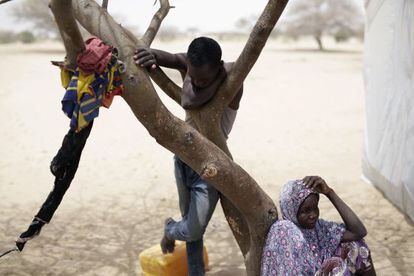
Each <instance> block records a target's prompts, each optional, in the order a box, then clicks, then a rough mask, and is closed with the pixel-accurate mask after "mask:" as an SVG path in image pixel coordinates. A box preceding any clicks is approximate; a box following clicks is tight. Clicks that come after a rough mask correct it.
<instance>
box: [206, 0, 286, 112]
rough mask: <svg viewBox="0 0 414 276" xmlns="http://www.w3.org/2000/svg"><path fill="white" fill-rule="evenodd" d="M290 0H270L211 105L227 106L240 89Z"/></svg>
mask: <svg viewBox="0 0 414 276" xmlns="http://www.w3.org/2000/svg"><path fill="white" fill-rule="evenodd" d="M288 2H289V0H269V2H268V3H267V5H266V7H265V9H264V11H263V12H262V14H261V16H260V17H259V19H258V20H257V22H256V24H255V26H254V28H253V30H252V32H251V34H250V37H249V39H248V41H247V43H246V45H245V46H244V49H243V51H242V52H241V54H240V56H239V57H238V59H237V60H236V62H235V64H234V66H233V69H232V70H231V72H230V73H229V75H228V77H227V79H226V81H225V82H224V83H223V85H222V86H221V87H220V89H219V91H218V95H220V96H219V97H216V98H215V100H214V101H212V102H211V103H210V104H211V105H216V106H221V107H222V108H224V107H226V106H227V105H228V104H229V103H230V102H231V101H232V99H233V98H234V96H235V95H236V93H237V92H238V90H239V89H240V87H241V85H242V83H243V81H244V79H245V78H246V77H247V75H248V74H249V72H250V70H251V69H252V67H253V66H254V64H255V63H256V61H257V59H258V58H259V55H260V53H261V52H262V49H263V47H264V46H265V45H266V42H267V39H268V38H269V35H270V34H271V32H272V30H273V28H274V26H275V25H276V23H277V21H278V20H279V18H280V16H281V15H282V12H283V10H284V9H285V7H286V5H287V3H288Z"/></svg>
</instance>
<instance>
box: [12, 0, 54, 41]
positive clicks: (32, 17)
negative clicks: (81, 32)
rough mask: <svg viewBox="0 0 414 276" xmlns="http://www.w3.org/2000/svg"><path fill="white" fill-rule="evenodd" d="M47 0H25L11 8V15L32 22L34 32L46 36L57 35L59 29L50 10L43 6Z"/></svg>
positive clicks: (46, 3)
mask: <svg viewBox="0 0 414 276" xmlns="http://www.w3.org/2000/svg"><path fill="white" fill-rule="evenodd" d="M49 2H50V1H49V0H37V1H30V0H26V1H24V2H23V3H22V5H18V6H16V8H15V9H14V10H13V17H14V18H16V19H17V20H25V21H29V22H31V23H32V24H33V29H34V30H36V32H38V33H40V34H42V35H43V36H47V37H53V38H55V37H58V36H59V30H58V28H57V27H56V22H55V19H54V18H53V14H52V13H51V11H50V10H49V9H47V8H45V7H47V5H48V4H49Z"/></svg>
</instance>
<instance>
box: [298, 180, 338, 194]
mask: <svg viewBox="0 0 414 276" xmlns="http://www.w3.org/2000/svg"><path fill="white" fill-rule="evenodd" d="M302 181H303V182H304V184H305V186H306V188H308V189H311V190H313V191H315V192H317V193H320V194H324V195H328V194H329V193H330V192H331V191H332V189H331V188H330V187H329V186H328V184H326V182H325V180H323V179H322V177H320V176H306V177H305V178H303V179H302Z"/></svg>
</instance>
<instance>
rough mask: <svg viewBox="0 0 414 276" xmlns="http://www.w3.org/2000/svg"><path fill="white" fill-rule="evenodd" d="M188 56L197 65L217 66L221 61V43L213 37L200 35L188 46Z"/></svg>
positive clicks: (192, 63)
mask: <svg viewBox="0 0 414 276" xmlns="http://www.w3.org/2000/svg"><path fill="white" fill-rule="evenodd" d="M187 58H188V60H189V61H190V63H191V65H193V66H196V67H198V66H202V65H204V64H210V65H212V66H214V67H216V66H218V65H219V64H220V61H221V48H220V45H219V44H218V43H217V41H215V40H214V39H212V38H208V37H204V36H202V37H198V38H196V39H194V40H193V41H192V42H191V43H190V45H189V46H188V50H187Z"/></svg>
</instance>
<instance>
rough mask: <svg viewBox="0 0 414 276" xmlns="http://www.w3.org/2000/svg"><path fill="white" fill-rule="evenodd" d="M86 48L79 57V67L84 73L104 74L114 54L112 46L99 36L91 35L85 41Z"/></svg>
mask: <svg viewBox="0 0 414 276" xmlns="http://www.w3.org/2000/svg"><path fill="white" fill-rule="evenodd" d="M85 44H86V45H85V46H86V49H85V50H84V51H83V52H82V53H80V54H79V55H78V57H77V60H76V61H77V63H78V67H79V68H80V69H81V70H82V73H84V75H90V74H92V73H93V72H97V73H99V74H102V73H103V72H104V70H105V68H106V66H107V65H108V62H109V61H110V59H111V56H112V47H111V46H109V45H106V44H105V43H104V42H103V41H102V40H100V39H99V38H97V37H91V38H89V39H88V40H86V42H85Z"/></svg>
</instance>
